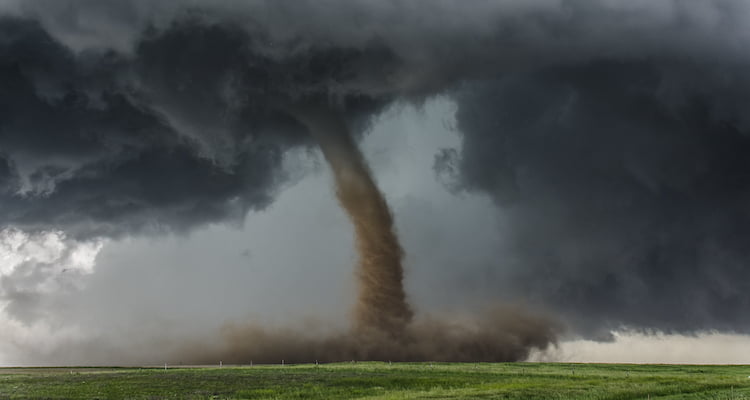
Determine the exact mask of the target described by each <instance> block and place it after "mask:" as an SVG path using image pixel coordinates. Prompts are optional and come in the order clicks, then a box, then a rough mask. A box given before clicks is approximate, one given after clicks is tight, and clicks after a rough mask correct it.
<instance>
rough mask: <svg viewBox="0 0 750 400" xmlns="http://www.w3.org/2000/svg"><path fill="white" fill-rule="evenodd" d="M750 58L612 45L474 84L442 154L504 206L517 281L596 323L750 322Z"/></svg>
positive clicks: (510, 281)
mask: <svg viewBox="0 0 750 400" xmlns="http://www.w3.org/2000/svg"><path fill="white" fill-rule="evenodd" d="M717 70H718V71H717ZM746 71H747V69H746V68H742V67H741V66H737V65H721V66H720V67H719V68H717V66H716V65H714V64H713V63H710V62H699V63H688V62H686V63H675V62H671V60H659V59H650V60H644V61H620V60H618V61H613V60H606V59H604V60H592V61H591V62H588V63H583V64H580V65H572V66H561V67H543V68H539V69H535V70H530V71H524V72H521V73H514V74H510V75H507V76H503V77H501V78H498V79H496V80H494V81H492V82H486V83H483V84H481V85H471V86H467V87H466V88H465V89H464V90H462V91H461V93H460V94H459V95H458V97H457V99H458V104H459V110H458V113H457V119H458V123H459V129H460V130H461V131H462V132H463V133H464V147H463V150H462V152H461V153H460V154H458V153H455V152H453V153H452V152H450V151H446V152H444V153H443V154H441V157H439V158H438V164H437V166H438V167H441V168H443V169H445V168H448V167H453V168H457V171H458V173H459V174H460V179H461V184H462V185H463V186H464V187H465V188H468V189H471V190H479V191H483V192H487V193H489V194H490V195H491V196H492V197H493V198H494V199H496V200H497V202H498V203H499V204H500V205H501V206H502V207H504V208H505V209H506V210H507V213H508V216H509V223H510V225H509V228H508V229H509V230H510V231H511V234H510V238H511V240H510V243H506V246H508V251H509V252H510V254H511V257H509V258H508V259H507V260H503V261H502V262H499V263H498V264H499V265H498V266H503V267H504V268H508V269H509V270H510V271H511V272H509V273H508V274H507V275H506V276H505V279H507V281H506V282H505V284H506V285H508V287H509V288H515V290H517V293H519V294H525V295H527V296H532V297H534V298H536V299H537V300H539V301H542V302H543V303H544V304H551V305H554V306H555V307H557V308H558V309H560V310H561V311H564V312H565V313H567V314H569V318H570V319H576V318H578V319H582V320H583V323H585V324H588V325H589V328H590V329H596V330H607V329H612V328H616V327H618V326H620V325H621V324H626V325H631V326H636V327H659V328H663V329H673V330H678V331H690V330H697V329H705V328H714V329H726V330H731V329H739V330H742V331H745V332H747V331H750V318H748V316H747V313H746V312H745V311H744V310H747V308H748V306H750V296H748V293H750V283H749V282H750V269H748V268H747V263H748V260H750V252H749V251H748V246H747V244H748V243H749V240H750V157H748V155H750V130H749V128H750V127H749V126H748V125H747V123H746V121H745V120H744V119H745V118H746V116H745V115H746V114H747V111H748V107H747V104H748V103H747V101H748V99H749V98H748V96H747V93H750V92H749V91H748V89H750V75H749V74H748V73H747V72H746Z"/></svg>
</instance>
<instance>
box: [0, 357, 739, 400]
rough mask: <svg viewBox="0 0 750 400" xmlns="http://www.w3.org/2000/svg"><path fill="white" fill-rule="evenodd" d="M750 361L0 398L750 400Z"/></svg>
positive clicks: (124, 380)
mask: <svg viewBox="0 0 750 400" xmlns="http://www.w3.org/2000/svg"><path fill="white" fill-rule="evenodd" d="M749 375H750V366H698V365H696V366H683V365H623V364H542V363H502V364H466V363H464V364H458V363H434V364H431V363H393V364H392V365H391V364H388V363H376V362H367V363H339V364H325V365H319V366H316V365H309V364H305V365H286V366H281V365H265V366H257V365H256V366H252V367H250V366H243V367H227V366H225V367H224V368H218V367H211V368H174V369H172V368H170V369H168V370H166V371H165V370H164V368H163V367H161V368H0V399H149V400H152V399H154V400H155V399H351V398H356V399H525V400H528V399H648V398H651V399H725V400H729V399H750V379H749V378H748V376H749Z"/></svg>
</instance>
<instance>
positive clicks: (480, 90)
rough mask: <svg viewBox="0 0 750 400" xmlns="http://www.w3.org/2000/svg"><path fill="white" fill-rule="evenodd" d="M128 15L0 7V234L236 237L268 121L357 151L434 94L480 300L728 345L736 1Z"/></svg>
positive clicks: (744, 32)
mask: <svg viewBox="0 0 750 400" xmlns="http://www.w3.org/2000/svg"><path fill="white" fill-rule="evenodd" d="M150 3H153V2H145V1H129V2H114V1H103V2H89V1H79V2H68V3H66V5H63V4H61V3H60V2H52V1H41V0H37V1H24V2H18V1H15V2H14V1H6V2H3V3H2V8H0V9H2V10H3V12H4V13H5V15H6V16H5V17H3V18H2V19H1V20H0V33H2V37H3V38H4V39H3V40H2V41H0V88H2V93H3V94H2V95H1V96H0V202H1V203H2V205H3V207H2V209H0V226H2V227H16V228H18V229H23V230H27V231H45V230H47V231H48V230H64V231H65V232H66V233H67V234H68V235H70V237H76V238H92V237H109V236H112V237H117V236H122V235H124V234H140V233H143V232H165V231H180V232H185V231H189V230H191V229H194V228H196V227H199V226H205V225H206V224H211V223H217V222H235V221H241V220H242V219H243V218H244V216H245V215H246V214H247V212H248V211H250V210H263V209H265V208H266V207H268V205H269V204H271V203H272V202H273V200H274V198H275V197H276V194H277V192H278V190H279V187H280V184H281V183H283V182H284V181H285V179H286V178H287V174H286V172H287V171H285V170H284V168H283V166H282V160H283V157H284V154H286V153H287V152H288V151H289V150H290V149H299V148H305V147H306V146H309V145H310V142H309V139H308V135H307V132H306V131H305V129H304V127H302V126H301V125H300V124H299V123H298V122H296V121H295V120H294V119H293V118H291V117H289V116H288V114H287V113H286V111H285V110H286V107H288V106H289V104H293V103H294V102H296V101H299V100H300V99H305V100H306V101H310V100H311V99H312V100H314V101H318V102H324V103H326V104H330V105H332V106H333V107H335V108H338V109H340V110H342V111H344V112H345V114H346V115H348V118H349V121H348V123H349V124H350V125H351V126H352V127H354V130H355V131H356V132H358V133H357V134H358V135H361V134H362V133H363V132H365V131H367V127H368V126H369V125H368V124H369V123H370V121H371V118H372V117H373V116H375V115H378V114H379V113H380V112H381V111H382V110H384V109H385V108H386V107H387V105H388V104H392V103H398V102H402V101H405V102H414V103H420V102H422V101H424V100H425V99H427V98H430V96H433V95H439V94H442V95H448V96H451V97H453V98H454V99H455V101H456V104H457V114H456V117H457V129H458V130H459V131H460V132H461V135H462V144H461V146H456V147H452V148H447V149H445V150H444V151H442V152H440V153H439V154H438V157H437V164H436V165H435V167H436V170H437V171H438V172H439V173H440V179H441V180H447V181H448V183H449V186H450V189H451V190H453V191H455V192H457V193H458V192H461V191H462V190H463V191H469V192H472V193H478V194H484V195H487V196H488V197H490V198H491V199H492V200H493V201H494V203H495V205H496V206H497V207H498V208H499V209H500V210H501V214H502V215H503V229H504V232H503V234H502V235H501V238H502V239H503V240H502V241H498V243H497V246H496V249H497V253H498V254H500V255H502V257H500V256H498V257H495V258H494V259H491V260H488V261H487V263H486V264H487V267H486V268H487V270H488V271H490V272H489V273H487V274H486V275H482V276H483V277H484V276H490V277H492V279H493V280H492V281H491V283H486V285H488V286H489V285H491V284H492V285H495V286H496V288H497V292H499V293H502V294H503V295H506V294H512V296H514V297H521V296H523V297H528V298H530V300H531V301H533V302H537V303H541V304H542V305H548V306H551V307H553V308H555V309H557V310H558V311H560V312H561V313H562V314H563V315H565V316H566V318H568V319H569V320H570V321H571V323H572V324H573V325H575V326H577V327H578V329H580V330H582V331H585V332H586V333H587V334H589V335H591V336H594V337H596V336H605V337H606V336H607V332H609V331H610V330H611V329H612V328H617V327H619V326H622V325H625V326H629V327H634V328H639V327H656V328H660V329H664V330H667V331H672V330H674V331H680V332H685V331H694V330H700V329H704V328H715V329H721V330H726V331H742V332H747V331H748V330H749V329H750V320H749V319H748V317H746V316H745V314H746V313H743V310H745V309H747V307H748V305H750V304H749V303H750V298H749V297H748V293H750V291H749V290H748V289H750V287H748V284H747V282H750V280H749V279H748V278H750V277H749V276H748V275H747V272H746V271H747V268H745V264H746V263H747V260H748V254H747V251H746V250H745V247H746V246H744V243H746V242H747V239H748V237H749V236H750V231H748V228H747V226H750V225H749V224H748V222H750V221H748V217H749V211H748V207H747V205H746V204H748V200H749V199H748V196H749V193H750V190H748V189H750V187H749V186H748V183H747V182H748V179H747V178H748V176H749V175H750V165H749V164H748V162H747V161H746V160H747V157H746V155H747V153H748V150H750V139H748V137H750V136H748V135H750V120H748V118H750V117H748V115H750V114H748V112H747V110H748V107H749V106H750V98H749V97H748V95H747V93H750V91H748V89H750V87H749V86H750V75H749V74H748V73H747V72H746V71H748V68H747V67H748V63H750V59H749V58H748V53H747V51H745V49H746V47H747V43H748V40H750V28H748V25H747V24H746V23H745V22H746V20H747V17H748V15H750V5H748V3H747V2H744V1H739V0H738V1H679V2H678V1H663V2H658V3H655V2H646V1H631V2H627V3H622V2H614V1H604V2H592V1H583V0H554V1H553V0H549V1H546V0H539V1H510V2H477V4H475V5H474V6H473V7H465V6H464V5H462V3H461V2H458V1H436V2H429V3H426V2H424V3H423V2H402V1H383V2H367V1H352V2H332V1H328V2H325V3H324V4H321V3H320V2H312V1H299V2H293V3H292V2H283V1H273V2H271V1H257V2H236V1H217V2H196V1H189V2H188V1H185V2H173V3H171V4H169V5H153V4H150ZM86 6H90V7H86ZM451 178H452V180H451ZM467 280H470V279H467Z"/></svg>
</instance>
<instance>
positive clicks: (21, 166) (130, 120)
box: [0, 18, 389, 236]
mask: <svg viewBox="0 0 750 400" xmlns="http://www.w3.org/2000/svg"><path fill="white" fill-rule="evenodd" d="M0 32H2V34H3V38H4V40H3V41H2V42H0V87H2V89H3V95H2V98H0V120H1V121H2V123H1V124H0V133H1V134H0V146H2V149H3V152H4V158H3V159H2V160H3V169H2V170H1V171H0V172H2V177H3V179H2V181H0V182H2V183H3V191H2V193H3V199H2V203H3V205H4V207H3V209H2V211H1V212H0V221H2V223H3V225H14V226H18V227H22V228H26V229H37V228H39V229H45V228H51V227H52V228H64V229H66V230H67V231H68V232H70V233H71V234H76V235H83V236H88V235H113V234H119V233H122V232H127V231H138V230H142V229H156V230H162V229H169V228H175V229H187V228H190V227H192V226H194V225H197V224H201V223H206V222H212V221H222V220H235V221H236V220H241V219H242V217H243V216H244V214H245V213H246V212H247V210H249V209H251V208H262V207H264V206H265V205H267V204H268V203H269V202H270V201H271V199H272V197H273V191H274V189H275V187H276V185H277V184H278V183H279V181H280V180H282V179H283V174H282V171H280V169H279V166H280V162H281V159H282V156H283V152H284V151H285V150H286V149H288V148H290V147H292V146H297V145H304V144H306V143H307V136H306V133H305V132H304V129H303V128H302V127H301V126H300V125H299V124H298V123H297V122H295V121H294V120H293V119H292V118H290V117H289V116H288V115H287V114H286V113H285V111H284V108H283V107H284V104H291V102H293V101H296V100H298V99H303V98H305V99H307V98H312V97H316V98H317V97H319V98H323V99H325V101H327V102H328V101H330V102H333V103H335V104H336V105H337V107H340V108H342V109H344V110H346V111H347V112H348V115H350V116H351V119H352V121H351V122H352V123H353V124H356V123H361V122H363V121H362V119H361V118H359V119H358V118H357V116H359V115H366V113H368V112H369V111H370V110H373V109H375V108H377V107H379V106H380V104H381V103H382V101H381V100H379V99H378V98H376V97H372V96H365V95H362V94H359V93H354V92H353V91H352V90H351V88H347V86H346V85H348V84H354V85H357V84H360V83H367V79H373V80H376V81H379V80H380V79H378V78H379V76H377V74H378V73H380V72H381V71H383V70H384V68H385V67H387V66H388V58H387V57H388V56H389V54H388V53H385V50H384V49H382V48H380V47H378V46H377V45H372V46H368V47H366V48H365V49H348V48H331V47H320V48H307V49H302V50H300V51H295V52H294V53H293V54H288V55H286V56H285V58H282V59H274V58H271V57H269V56H267V55H263V54H261V53H260V51H261V50H262V49H259V48H258V47H260V46H262V45H263V44H262V43H261V44H260V45H256V42H255V41H254V39H253V38H251V37H250V36H249V34H248V33H246V32H244V31H241V30H239V29H237V28H236V27H233V26H231V25H229V26H218V25H213V24H206V23H203V22H201V21H199V20H194V19H188V20H185V21H180V22H175V24H173V25H170V26H169V28H167V29H166V30H164V31H149V32H146V33H144V35H143V36H142V38H141V39H140V41H139V42H138V45H137V47H136V49H135V54H134V55H131V56H125V55H121V54H118V53H115V52H113V51H105V52H97V51H89V52H83V53H79V54H74V53H73V52H72V51H70V50H69V49H67V48H66V47H64V46H63V45H61V44H60V43H59V42H57V41H56V40H55V39H54V38H53V37H51V36H50V35H48V34H47V33H46V32H45V31H44V30H43V29H42V27H41V26H40V25H39V24H38V23H37V22H35V21H32V20H27V19H18V18H3V19H2V20H0ZM373 57H376V59H377V63H372V62H370V61H369V58H373ZM334 86H335V87H334ZM16 175H20V176H22V177H24V178H25V180H24V182H22V186H23V185H25V186H23V187H19V188H18V190H15V191H14V190H12V189H14V188H13V187H11V186H10V185H11V184H15V185H18V182H17V179H10V178H11V177H13V176H16Z"/></svg>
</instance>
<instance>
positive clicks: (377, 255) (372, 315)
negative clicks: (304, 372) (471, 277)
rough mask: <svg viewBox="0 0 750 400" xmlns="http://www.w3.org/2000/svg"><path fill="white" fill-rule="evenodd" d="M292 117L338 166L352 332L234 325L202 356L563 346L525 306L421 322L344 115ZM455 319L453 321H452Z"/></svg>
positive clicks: (382, 355) (486, 354)
mask: <svg viewBox="0 0 750 400" xmlns="http://www.w3.org/2000/svg"><path fill="white" fill-rule="evenodd" d="M292 114H293V115H294V116H295V117H296V118H298V119H299V120H300V121H301V122H302V123H304V124H305V125H306V126H307V127H308V129H309V130H310V133H311V135H312V136H314V137H315V139H316V140H317V141H318V143H319V144H320V146H321V149H322V150H323V154H324V155H325V158H326V160H327V161H328V163H329V164H330V166H331V169H332V171H333V175H334V179H335V182H336V195H337V197H338V200H339V203H340V204H341V206H342V208H343V209H344V210H345V211H346V213H347V214H348V216H349V218H350V220H351V221H352V223H353V225H354V231H355V235H356V246H357V253H358V256H359V261H358V265H357V270H356V275H357V283H358V299H357V302H356V304H355V307H354V310H353V324H352V326H351V329H350V330H349V331H348V332H342V333H340V334H325V335H320V336H317V335H314V334H311V333H307V334H304V333H300V331H299V330H295V329H267V328H261V327H259V326H256V325H252V324H250V325H242V324H232V325H227V326H225V327H224V329H223V334H224V338H225V340H226V347H225V348H223V349H221V350H220V351H219V352H220V355H217V354H215V353H214V352H212V354H210V355H206V356H205V357H202V356H200V355H198V357H199V358H200V359H199V360H196V361H197V362H205V363H209V362H213V361H215V359H216V357H220V358H221V359H222V360H225V361H226V362H232V363H248V362H249V361H251V360H252V361H254V362H258V363H278V362H280V360H282V359H283V360H286V362H292V363H293V362H311V361H314V360H318V361H323V362H327V361H342V360H392V361H420V360H434V361H513V360H522V359H525V358H526V357H527V356H528V354H529V352H530V350H531V349H546V348H547V347H548V346H550V345H551V344H555V343H556V336H557V333H558V331H559V327H560V326H559V325H558V324H557V323H556V322H554V321H553V320H552V319H550V318H547V317H545V316H541V315H536V314H532V313H531V312H529V311H527V310H524V309H522V308H519V307H507V306H506V307H495V308H492V309H491V310H490V311H489V312H483V313H481V315H480V316H479V318H478V319H476V317H475V318H474V319H465V318H450V319H446V318H442V319H435V318H418V319H415V318H414V316H413V312H412V310H411V307H410V306H409V304H408V302H407V300H406V294H405V292H404V287H403V275H404V273H403V267H402V264H401V260H402V258H403V251H402V248H401V245H400V244H399V241H398V237H397V235H396V233H395V231H394V226H393V217H392V214H391V212H390V209H389V208H388V204H387V203H386V201H385V198H384V197H383V195H382V193H381V192H380V190H379V189H378V188H377V186H376V184H375V181H374V179H373V177H372V174H371V173H370V170H369V167H368V166H367V164H366V162H365V159H364V157H363V156H362V154H361V152H360V150H359V149H358V148H357V146H356V144H355V143H354V141H353V140H352V138H351V136H350V135H349V133H348V130H347V128H346V125H345V123H344V121H343V120H342V118H340V116H339V115H337V113H336V112H335V111H333V110H331V109H330V108H328V107H321V106H304V107H296V108H295V109H294V110H293V111H292ZM447 321H451V322H447Z"/></svg>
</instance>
